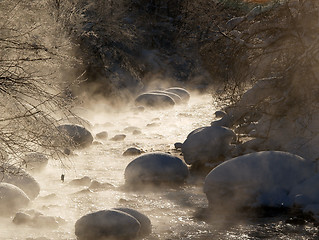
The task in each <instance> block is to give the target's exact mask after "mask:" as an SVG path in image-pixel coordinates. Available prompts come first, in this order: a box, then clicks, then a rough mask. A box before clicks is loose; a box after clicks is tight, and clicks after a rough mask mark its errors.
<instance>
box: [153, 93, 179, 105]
mask: <svg viewBox="0 0 319 240" xmlns="http://www.w3.org/2000/svg"><path fill="white" fill-rule="evenodd" d="M150 93H160V94H164V95H168V96H170V97H171V98H173V100H174V102H175V103H176V104H181V103H182V98H181V97H180V96H179V95H177V94H176V93H173V92H168V91H162V90H154V91H151V92H150Z"/></svg>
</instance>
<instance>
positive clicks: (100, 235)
mask: <svg viewBox="0 0 319 240" xmlns="http://www.w3.org/2000/svg"><path fill="white" fill-rule="evenodd" d="M140 228H141V225H140V223H139V221H138V220H137V219H136V218H134V217H133V216H132V215H129V214H127V213H125V212H122V211H117V210H102V211H98V212H94V213H90V214H87V215H85V216H83V217H81V218H80V219H79V220H78V221H77V222H76V223H75V235H76V236H77V239H78V240H103V239H108V238H112V239H114V240H117V239H121V240H124V239H127V240H131V239H134V238H136V237H137V235H138V233H139V231H140Z"/></svg>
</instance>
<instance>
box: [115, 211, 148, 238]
mask: <svg viewBox="0 0 319 240" xmlns="http://www.w3.org/2000/svg"><path fill="white" fill-rule="evenodd" d="M114 210H117V211H121V212H125V213H127V214H129V215H131V216H133V217H134V218H136V219H137V221H139V223H140V224H141V228H140V232H139V236H146V235H149V234H150V233H151V232H152V223H151V220H150V219H149V218H148V217H147V216H146V215H144V214H143V213H140V212H138V211H136V210H134V209H132V208H114Z"/></svg>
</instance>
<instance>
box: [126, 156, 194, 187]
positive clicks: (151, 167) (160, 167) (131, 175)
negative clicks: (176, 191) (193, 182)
mask: <svg viewBox="0 0 319 240" xmlns="http://www.w3.org/2000/svg"><path fill="white" fill-rule="evenodd" d="M188 174H189V170H188V167H187V165H186V164H185V163H184V161H183V160H181V159H180V158H178V157H174V156H172V155H169V154H166V153H148V154H144V155H142V156H140V157H138V158H135V159H134V160H133V161H132V162H130V163H129V164H128V166H127V167H126V169H125V173H124V175H125V180H126V183H127V184H131V185H134V186H136V184H143V183H155V184H158V183H167V184H180V183H183V182H184V181H185V180H186V178H187V177H188Z"/></svg>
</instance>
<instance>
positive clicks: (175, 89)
mask: <svg viewBox="0 0 319 240" xmlns="http://www.w3.org/2000/svg"><path fill="white" fill-rule="evenodd" d="M165 92H171V93H175V94H177V95H178V96H180V97H181V99H182V102H184V103H187V102H188V101H189V99H190V97H191V95H190V93H189V92H188V91H187V90H186V89H184V88H180V87H171V88H167V89H165Z"/></svg>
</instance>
